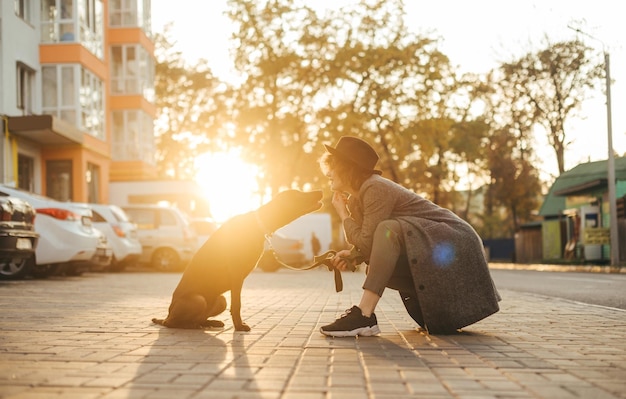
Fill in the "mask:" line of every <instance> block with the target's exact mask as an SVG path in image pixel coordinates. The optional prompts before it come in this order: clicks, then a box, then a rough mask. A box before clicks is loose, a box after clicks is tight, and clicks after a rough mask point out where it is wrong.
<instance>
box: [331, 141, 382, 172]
mask: <svg viewBox="0 0 626 399" xmlns="http://www.w3.org/2000/svg"><path fill="white" fill-rule="evenodd" d="M324 147H326V151H328V152H330V153H331V154H333V155H335V156H336V157H338V158H340V159H342V160H345V161H349V162H352V163H353V164H355V165H356V166H358V167H359V168H361V169H363V170H364V171H370V172H372V173H374V174H377V175H380V174H382V173H383V172H382V171H380V170H377V169H374V167H375V166H376V163H377V162H378V154H377V153H376V151H375V150H374V149H373V148H372V146H371V145H369V144H368V143H367V142H366V141H364V140H362V139H360V138H358V137H353V136H342V137H341V138H339V141H338V142H337V146H336V147H335V148H333V147H331V146H329V145H327V144H324Z"/></svg>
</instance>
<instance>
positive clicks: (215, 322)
mask: <svg viewBox="0 0 626 399" xmlns="http://www.w3.org/2000/svg"><path fill="white" fill-rule="evenodd" d="M201 325H202V327H209V328H221V327H224V322H222V321H219V320H205V321H203V322H202V323H201Z"/></svg>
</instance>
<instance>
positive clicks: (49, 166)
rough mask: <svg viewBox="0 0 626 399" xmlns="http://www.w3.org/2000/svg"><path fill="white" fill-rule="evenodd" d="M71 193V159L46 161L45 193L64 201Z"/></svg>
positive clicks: (70, 197)
mask: <svg viewBox="0 0 626 399" xmlns="http://www.w3.org/2000/svg"><path fill="white" fill-rule="evenodd" d="M72 194H73V193H72V161H71V160H59V161H46V195H47V196H48V197H50V198H54V199H56V200H58V201H63V202H66V201H72V198H73V197H72Z"/></svg>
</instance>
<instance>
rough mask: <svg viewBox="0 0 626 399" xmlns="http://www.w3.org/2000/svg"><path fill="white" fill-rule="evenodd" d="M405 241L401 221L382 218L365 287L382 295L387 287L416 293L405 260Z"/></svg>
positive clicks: (377, 228)
mask: <svg viewBox="0 0 626 399" xmlns="http://www.w3.org/2000/svg"><path fill="white" fill-rule="evenodd" d="M405 249H406V244H405V243H404V236H403V235H402V227H401V226H400V222H398V221H397V220H394V219H389V220H383V221H382V222H380V223H379V224H378V226H377V227H376V231H374V241H373V244H372V252H371V254H370V260H369V263H368V266H367V276H366V277H365V282H364V283H363V289H366V290H368V291H372V292H374V293H376V294H377V295H378V296H382V295H383V292H384V291H385V288H391V289H394V290H398V291H405V292H413V291H415V288H414V286H413V277H412V276H411V269H410V268H409V262H408V261H407V259H406V255H405V254H406V250H405Z"/></svg>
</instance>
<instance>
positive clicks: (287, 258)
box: [257, 233, 307, 272]
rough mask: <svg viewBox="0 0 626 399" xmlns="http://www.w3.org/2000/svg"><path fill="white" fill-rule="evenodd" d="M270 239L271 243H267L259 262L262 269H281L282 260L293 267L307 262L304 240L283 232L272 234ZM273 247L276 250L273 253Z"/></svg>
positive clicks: (271, 270)
mask: <svg viewBox="0 0 626 399" xmlns="http://www.w3.org/2000/svg"><path fill="white" fill-rule="evenodd" d="M269 240H270V242H269V243H268V242H266V243H265V251H264V252H263V255H262V256H261V257H260V258H259V261H258V263H257V267H258V268H260V269H261V270H263V271H265V272H274V271H276V270H278V269H280V267H281V264H280V263H281V262H282V263H285V264H287V265H289V266H293V267H298V266H302V265H304V264H305V263H306V261H307V259H306V254H305V253H304V250H303V248H304V243H303V242H302V240H298V239H295V238H289V237H286V236H284V235H282V234H281V233H274V234H272V236H271V237H270V238H269ZM270 244H271V245H270ZM272 249H273V250H274V253H273V254H272Z"/></svg>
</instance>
